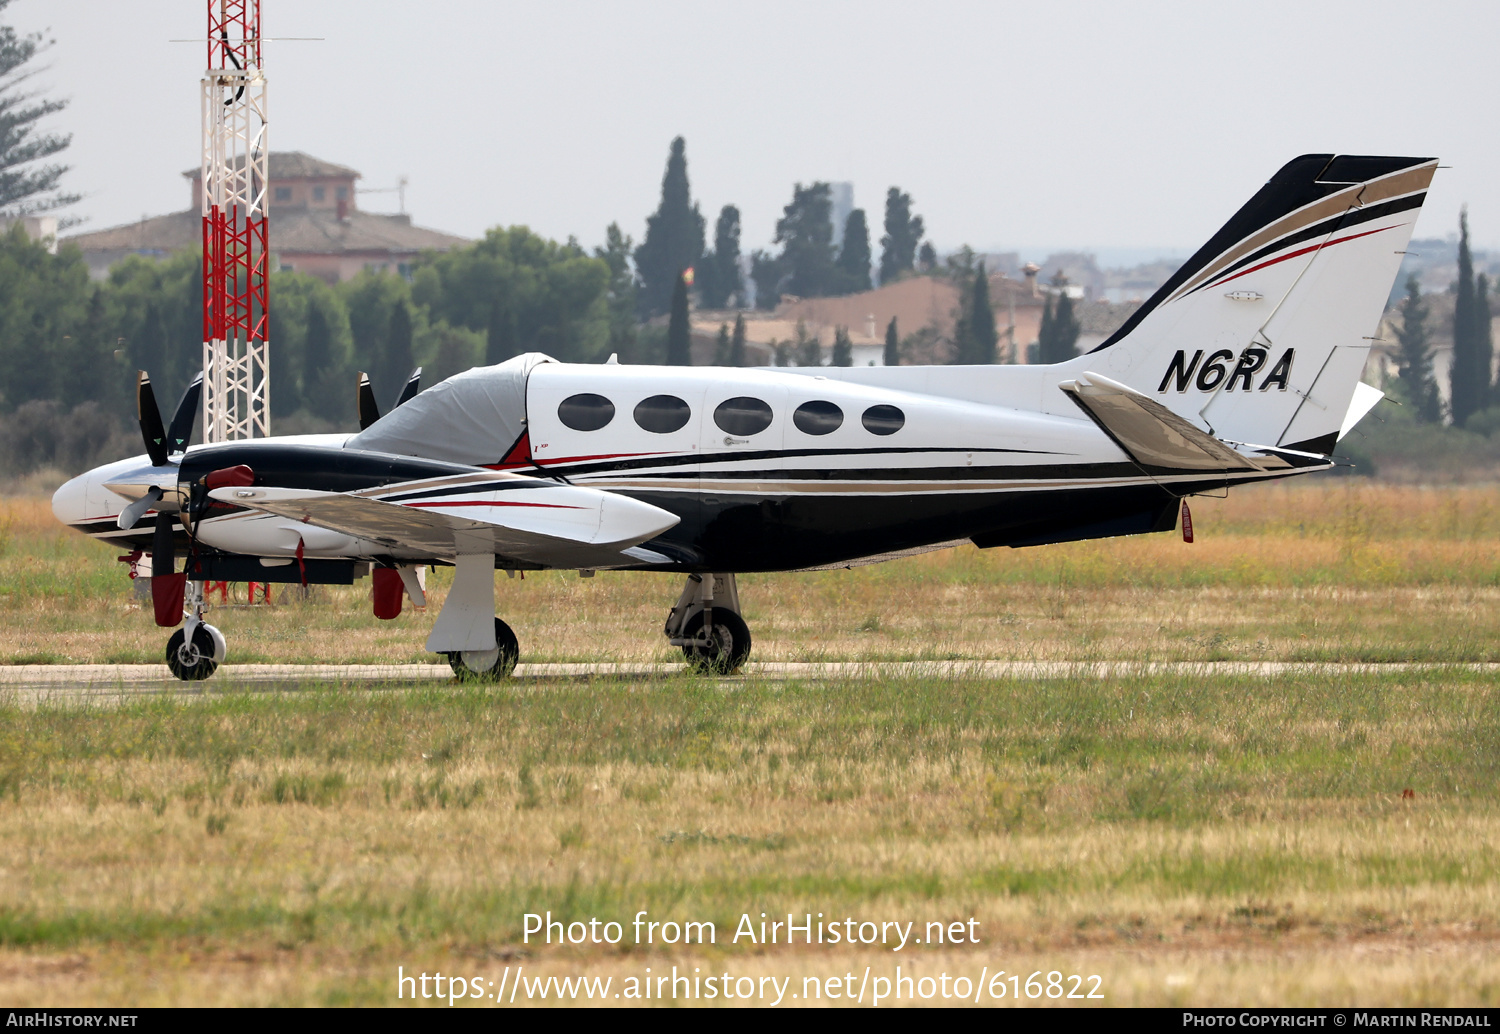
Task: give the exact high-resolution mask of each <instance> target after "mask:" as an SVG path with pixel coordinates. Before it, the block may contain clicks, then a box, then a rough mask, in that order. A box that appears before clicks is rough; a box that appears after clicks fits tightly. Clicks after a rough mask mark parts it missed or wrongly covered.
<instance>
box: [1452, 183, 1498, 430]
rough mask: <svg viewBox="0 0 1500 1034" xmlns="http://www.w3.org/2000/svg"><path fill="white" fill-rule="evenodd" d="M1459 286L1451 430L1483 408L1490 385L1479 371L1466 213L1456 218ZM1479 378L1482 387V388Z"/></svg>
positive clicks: (1454, 309)
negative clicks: (1486, 390)
mask: <svg viewBox="0 0 1500 1034" xmlns="http://www.w3.org/2000/svg"><path fill="white" fill-rule="evenodd" d="M1458 227H1459V236H1458V283H1457V284H1456V285H1455V286H1456V291H1455V294H1456V297H1455V298H1454V301H1453V362H1452V365H1451V366H1450V367H1449V369H1448V376H1449V385H1450V388H1451V391H1450V393H1449V396H1448V399H1449V403H1448V404H1449V408H1450V410H1451V412H1452V413H1453V426H1455V427H1462V426H1463V424H1464V421H1465V420H1467V419H1469V417H1470V416H1472V415H1473V414H1475V413H1477V412H1478V411H1479V410H1481V409H1483V408H1484V395H1485V393H1486V392H1485V390H1484V389H1485V388H1487V387H1488V384H1489V370H1487V369H1486V370H1483V371H1481V370H1480V366H1479V342H1478V340H1477V338H1478V330H1479V326H1478V320H1477V319H1476V318H1475V316H1476V313H1475V311H1474V308H1475V306H1474V301H1475V298H1474V259H1473V256H1471V255H1470V254H1469V211H1468V209H1467V208H1464V209H1462V210H1461V211H1460V212H1459V216H1458ZM1481 377H1482V378H1483V384H1481Z"/></svg>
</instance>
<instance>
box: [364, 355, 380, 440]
mask: <svg viewBox="0 0 1500 1034" xmlns="http://www.w3.org/2000/svg"><path fill="white" fill-rule="evenodd" d="M379 419H380V403H378V402H376V401H375V389H374V388H372V387H370V375H369V374H367V373H365V372H364V371H363V370H361V371H360V374H359V429H360V430H361V431H363V430H364V429H365V428H367V427H369V426H370V425H371V424H373V423H374V422H375V421H377V420H379Z"/></svg>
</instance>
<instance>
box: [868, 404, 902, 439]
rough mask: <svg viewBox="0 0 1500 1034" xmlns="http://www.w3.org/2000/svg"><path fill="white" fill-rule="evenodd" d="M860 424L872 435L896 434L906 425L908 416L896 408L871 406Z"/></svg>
mask: <svg viewBox="0 0 1500 1034" xmlns="http://www.w3.org/2000/svg"><path fill="white" fill-rule="evenodd" d="M860 422H861V423H862V424H864V425H865V430H866V431H869V432H870V433H871V434H895V433H896V432H897V431H899V430H901V427H902V425H903V424H905V423H906V414H905V413H903V412H901V410H899V409H897V408H896V407H895V406H871V407H870V408H869V409H867V410H865V415H864V416H862V417H860Z"/></svg>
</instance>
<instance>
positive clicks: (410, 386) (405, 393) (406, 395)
mask: <svg viewBox="0 0 1500 1034" xmlns="http://www.w3.org/2000/svg"><path fill="white" fill-rule="evenodd" d="M421 390H422V368H421V367H420V366H419V367H417V368H416V369H415V370H413V371H412V372H411V376H410V377H408V378H406V387H404V388H402V389H401V397H400V398H398V399H397V400H396V405H398V406H402V405H405V404H406V403H408V402H410V401H411V400H412V399H414V398H416V397H417V392H419V391H421Z"/></svg>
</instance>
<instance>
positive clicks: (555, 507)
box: [401, 499, 583, 510]
mask: <svg viewBox="0 0 1500 1034" xmlns="http://www.w3.org/2000/svg"><path fill="white" fill-rule="evenodd" d="M401 505H402V506H413V507H421V508H423V509H431V508H433V507H438V506H535V507H540V508H542V509H546V510H582V509H583V507H581V506H566V505H564V504H563V503H500V502H495V503H487V502H484V501H482V500H477V499H476V500H467V499H464V500H459V501H457V502H436V503H402V504H401Z"/></svg>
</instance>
